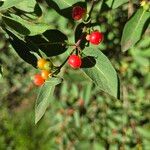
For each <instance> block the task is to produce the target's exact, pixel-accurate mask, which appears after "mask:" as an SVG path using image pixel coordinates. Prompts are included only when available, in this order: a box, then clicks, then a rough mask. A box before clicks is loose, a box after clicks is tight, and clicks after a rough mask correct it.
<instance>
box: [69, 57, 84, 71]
mask: <svg viewBox="0 0 150 150" xmlns="http://www.w3.org/2000/svg"><path fill="white" fill-rule="evenodd" d="M81 63H82V61H81V58H80V57H79V56H78V55H71V56H70V57H69V59H68V64H69V65H70V66H71V67H72V68H74V69H78V68H80V67H81Z"/></svg>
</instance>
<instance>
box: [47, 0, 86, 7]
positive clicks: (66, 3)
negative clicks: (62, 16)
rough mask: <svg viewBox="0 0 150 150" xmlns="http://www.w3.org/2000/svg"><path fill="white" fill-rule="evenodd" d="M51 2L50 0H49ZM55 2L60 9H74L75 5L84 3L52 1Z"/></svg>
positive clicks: (74, 0) (81, 0)
mask: <svg viewBox="0 0 150 150" xmlns="http://www.w3.org/2000/svg"><path fill="white" fill-rule="evenodd" d="M49 1H50V0H49ZM52 1H53V2H55V3H56V4H57V5H58V7H59V8H60V9H65V8H68V7H72V5H74V4H75V3H78V2H84V0H61V1H60V0H52Z"/></svg>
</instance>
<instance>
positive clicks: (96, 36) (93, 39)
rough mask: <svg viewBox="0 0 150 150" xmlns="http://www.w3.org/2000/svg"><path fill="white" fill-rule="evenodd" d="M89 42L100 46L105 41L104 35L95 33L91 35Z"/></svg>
mask: <svg viewBox="0 0 150 150" xmlns="http://www.w3.org/2000/svg"><path fill="white" fill-rule="evenodd" d="M89 40H90V43H92V44H94V45H98V44H100V42H101V41H102V40H103V34H102V33H101V32H99V31H94V32H92V33H91V34H90V39H89Z"/></svg>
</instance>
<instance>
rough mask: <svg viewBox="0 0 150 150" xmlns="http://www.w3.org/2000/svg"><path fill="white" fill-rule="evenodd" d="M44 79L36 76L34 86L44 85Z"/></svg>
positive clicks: (38, 75)
mask: <svg viewBox="0 0 150 150" xmlns="http://www.w3.org/2000/svg"><path fill="white" fill-rule="evenodd" d="M44 81H45V80H44V79H43V78H42V76H41V75H40V74H36V75H35V76H34V80H33V82H34V84H35V85H37V86H41V85H42V84H43V83H44Z"/></svg>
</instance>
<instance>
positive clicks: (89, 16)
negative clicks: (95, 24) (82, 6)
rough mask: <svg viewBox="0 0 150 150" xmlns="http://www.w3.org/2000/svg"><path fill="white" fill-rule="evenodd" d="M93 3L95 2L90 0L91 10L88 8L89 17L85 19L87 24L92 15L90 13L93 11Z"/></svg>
mask: <svg viewBox="0 0 150 150" xmlns="http://www.w3.org/2000/svg"><path fill="white" fill-rule="evenodd" d="M95 2H96V0H92V2H91V8H90V11H89V16H88V18H87V20H86V22H89V21H90V19H91V14H92V11H93V8H94V5H95Z"/></svg>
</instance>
